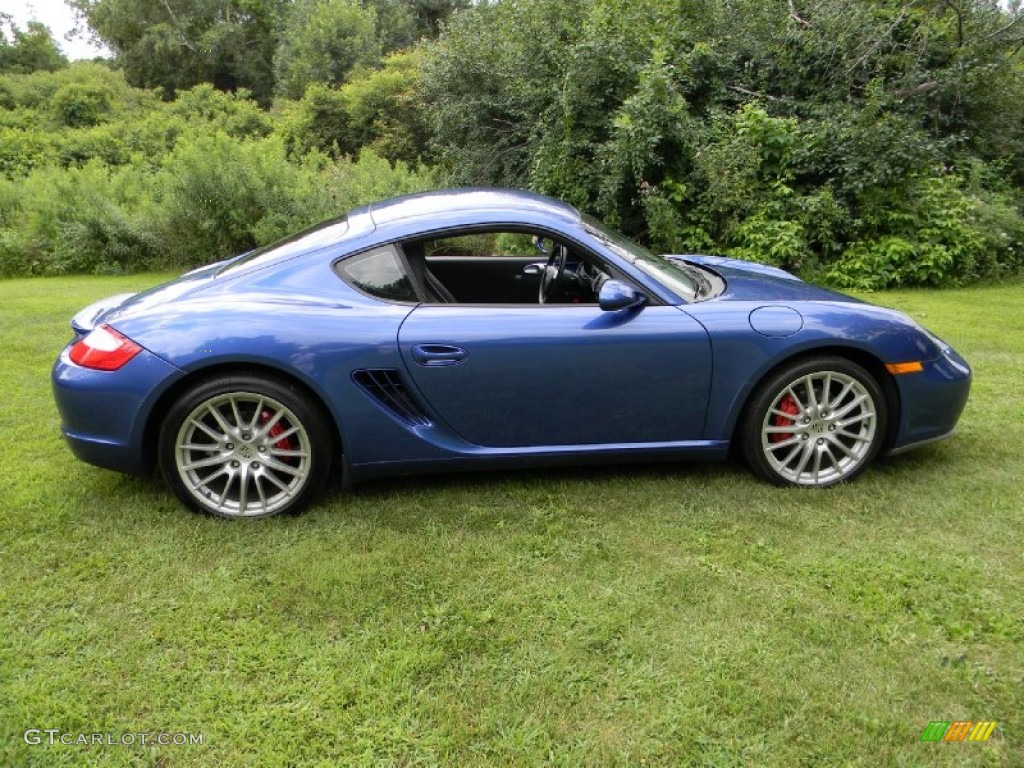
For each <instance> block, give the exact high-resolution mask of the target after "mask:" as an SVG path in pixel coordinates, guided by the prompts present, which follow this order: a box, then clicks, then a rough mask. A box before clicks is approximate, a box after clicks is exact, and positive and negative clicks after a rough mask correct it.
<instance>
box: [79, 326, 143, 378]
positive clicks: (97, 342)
mask: <svg viewBox="0 0 1024 768" xmlns="http://www.w3.org/2000/svg"><path fill="white" fill-rule="evenodd" d="M141 351H142V347H140V346H139V345H138V344H136V343H135V342H134V341H132V340H131V339H129V338H128V337H127V336H122V335H121V334H120V333H118V332H117V331H115V330H114V329H113V328H111V327H110V326H109V325H101V326H100V327H99V328H96V329H94V330H92V331H91V332H90V333H89V334H88V335H86V336H84V337H82V338H81V339H79V340H78V341H76V342H75V343H74V344H72V345H71V353H70V357H71V362H73V363H75V364H76V365H80V366H82V367H83V368H95V369H96V370H97V371H116V370H117V369H118V368H120V367H121V366H122V365H124V364H125V363H127V362H128V361H129V360H131V359H132V358H133V357H135V356H136V355H137V354H139V352H141Z"/></svg>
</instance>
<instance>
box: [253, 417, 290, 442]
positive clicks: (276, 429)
mask: <svg viewBox="0 0 1024 768" xmlns="http://www.w3.org/2000/svg"><path fill="white" fill-rule="evenodd" d="M269 422H270V412H269V411H261V412H260V424H267V423H269ZM282 432H284V427H282V426H281V422H280V421H278V422H277V423H276V424H275V425H274V426H272V427H271V428H270V431H269V432H267V437H270V438H274V437H277V436H278V435H280V434H281V433H282ZM274 447H275V448H277V450H279V451H290V450H291V449H292V441H291V439H290V438H287V437H286V438H283V439H281V440H278V441H277V442H276V443H274Z"/></svg>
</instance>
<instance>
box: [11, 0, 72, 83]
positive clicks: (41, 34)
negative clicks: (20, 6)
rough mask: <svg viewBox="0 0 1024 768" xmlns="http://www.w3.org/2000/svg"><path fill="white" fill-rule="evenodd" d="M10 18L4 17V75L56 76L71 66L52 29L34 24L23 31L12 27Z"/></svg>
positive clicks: (35, 22)
mask: <svg viewBox="0 0 1024 768" xmlns="http://www.w3.org/2000/svg"><path fill="white" fill-rule="evenodd" d="M10 18H11V17H10V16H8V15H7V14H5V13H0V73H6V72H10V73H14V74H26V73H29V72H38V71H49V72H52V71H54V70H58V69H62V68H64V67H66V66H67V65H68V60H67V59H66V58H64V54H62V53H61V52H60V48H58V47H57V43H56V42H55V41H54V39H53V36H52V35H51V34H50V30H49V28H47V27H46V26H45V25H43V24H40V23H39V22H38V21H30V22H29V23H28V24H26V25H25V29H24V30H23V29H21V28H19V27H18V26H17V25H15V24H13V23H11V22H10ZM5 27H6V28H7V30H5V29H4V28H5ZM8 32H9V36H10V38H11V39H10V40H8Z"/></svg>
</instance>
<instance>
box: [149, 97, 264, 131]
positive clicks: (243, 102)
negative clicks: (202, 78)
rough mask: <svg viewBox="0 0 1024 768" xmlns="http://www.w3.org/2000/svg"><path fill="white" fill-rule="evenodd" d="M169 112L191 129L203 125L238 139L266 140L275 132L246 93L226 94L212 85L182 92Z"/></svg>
mask: <svg viewBox="0 0 1024 768" xmlns="http://www.w3.org/2000/svg"><path fill="white" fill-rule="evenodd" d="M168 112H169V113H170V114H171V115H175V116H178V117H181V118H182V119H183V120H184V121H185V122H186V123H188V124H189V125H192V126H195V125H196V122H197V121H201V122H203V123H206V125H207V126H208V127H209V128H211V129H214V130H219V131H223V132H224V133H226V134H227V135H228V136H234V137H236V138H246V137H252V136H266V135H267V134H269V133H270V130H271V124H270V120H269V118H268V117H267V115H266V113H265V112H263V111H262V110H261V109H260V108H259V105H258V104H257V103H256V102H255V101H253V100H252V99H251V94H250V93H249V92H248V91H246V90H244V89H243V90H239V91H235V92H233V93H225V92H223V91H218V90H217V89H216V88H214V87H213V86H212V85H210V84H209V83H201V84H200V85H197V86H195V87H194V88H190V89H189V90H187V91H181V92H179V93H178V95H177V98H175V100H174V101H173V102H172V103H171V104H170V107H169V109H168Z"/></svg>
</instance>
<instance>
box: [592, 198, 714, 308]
mask: <svg viewBox="0 0 1024 768" xmlns="http://www.w3.org/2000/svg"><path fill="white" fill-rule="evenodd" d="M583 226H584V228H585V229H586V230H587V232H589V233H590V234H592V235H593V236H594V237H596V238H597V239H598V240H600V241H601V242H602V243H603V244H604V245H605V247H607V248H608V249H610V250H612V251H614V252H615V254H616V255H618V256H620V257H621V258H623V259H625V260H626V261H628V262H629V263H630V264H632V265H633V266H635V267H637V268H638V269H640V270H642V271H643V272H646V273H647V274H648V275H650V276H651V277H653V278H655V279H656V280H658V282H660V283H661V284H662V285H664V286H665V287H666V288H669V289H670V290H671V291H672V292H673V293H675V294H677V295H678V296H680V297H681V298H683V299H685V300H686V301H694V300H695V299H696V298H697V283H696V282H695V281H694V279H693V277H691V276H690V275H689V274H687V272H686V270H685V269H683V268H682V267H681V266H679V265H678V264H674V263H673V262H671V261H669V260H668V259H666V258H665V257H664V256H657V255H655V254H654V253H651V251H649V250H647V249H646V248H644V247H643V246H642V245H640V244H639V243H634V242H633V241H632V240H630V239H629V238H627V237H625V236H624V235H622V234H620V233H619V232H616V231H615V230H614V229H611V228H610V227H608V226H606V225H605V224H603V223H602V222H600V221H598V220H597V219H595V218H593V217H592V216H586V215H584V216H583Z"/></svg>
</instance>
